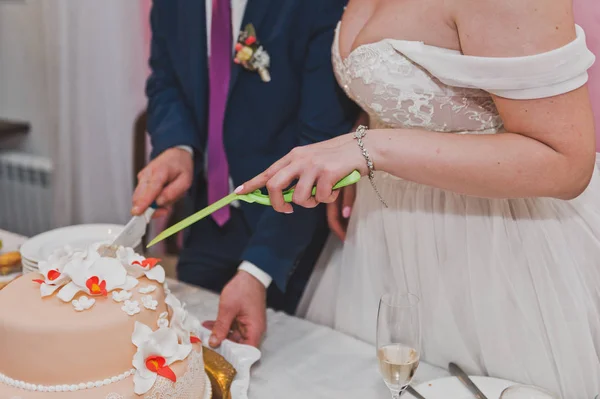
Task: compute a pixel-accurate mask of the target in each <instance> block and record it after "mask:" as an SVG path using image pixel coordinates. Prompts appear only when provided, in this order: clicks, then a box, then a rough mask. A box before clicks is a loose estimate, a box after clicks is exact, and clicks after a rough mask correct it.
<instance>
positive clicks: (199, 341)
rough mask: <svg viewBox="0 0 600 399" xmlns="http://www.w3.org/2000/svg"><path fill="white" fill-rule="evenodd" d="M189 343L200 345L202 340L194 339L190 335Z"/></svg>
mask: <svg viewBox="0 0 600 399" xmlns="http://www.w3.org/2000/svg"><path fill="white" fill-rule="evenodd" d="M190 343H192V344H201V343H202V340H201V339H200V338H198V337H194V336H193V335H190Z"/></svg>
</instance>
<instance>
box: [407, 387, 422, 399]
mask: <svg viewBox="0 0 600 399" xmlns="http://www.w3.org/2000/svg"><path fill="white" fill-rule="evenodd" d="M406 391H407V392H408V393H409V394H411V395H412V396H414V397H415V398H417V399H425V397H424V396H423V395H421V394H420V393H419V392H417V391H416V390H415V389H414V388H413V387H411V386H410V385H409V386H408V387H406Z"/></svg>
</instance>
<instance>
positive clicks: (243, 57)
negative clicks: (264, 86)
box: [233, 24, 271, 82]
mask: <svg viewBox="0 0 600 399" xmlns="http://www.w3.org/2000/svg"><path fill="white" fill-rule="evenodd" d="M233 61H234V62H235V63H236V64H240V65H242V66H243V67H244V68H246V69H247V70H249V71H258V74H259V75H260V78H261V79H262V80H263V82H270V81H271V74H270V73H269V66H270V64H271V58H270V57H269V53H267V51H266V50H265V49H264V48H263V46H261V45H260V42H259V41H258V39H257V38H256V30H255V29H254V26H253V25H252V24H248V25H246V27H245V28H244V30H243V31H241V32H240V35H239V37H238V41H237V43H236V45H235V58H234V59H233Z"/></svg>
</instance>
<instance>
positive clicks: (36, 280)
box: [31, 279, 45, 284]
mask: <svg viewBox="0 0 600 399" xmlns="http://www.w3.org/2000/svg"><path fill="white" fill-rule="evenodd" d="M31 281H33V282H34V283H38V284H44V283H45V281H44V280H39V279H35V280H31Z"/></svg>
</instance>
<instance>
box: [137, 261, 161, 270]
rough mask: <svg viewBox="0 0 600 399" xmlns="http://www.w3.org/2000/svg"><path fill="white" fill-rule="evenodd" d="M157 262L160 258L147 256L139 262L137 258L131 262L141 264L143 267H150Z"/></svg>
mask: <svg viewBox="0 0 600 399" xmlns="http://www.w3.org/2000/svg"><path fill="white" fill-rule="evenodd" d="M158 262H160V259H158V258H147V259H144V260H143V261H141V262H140V261H139V260H136V261H133V262H132V263H131V264H132V265H138V266H141V267H143V268H144V269H152V268H153V267H154V266H156V265H157V264H158Z"/></svg>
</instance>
